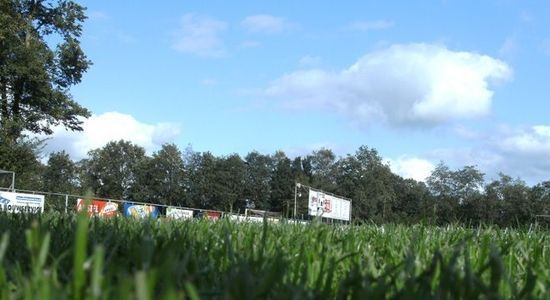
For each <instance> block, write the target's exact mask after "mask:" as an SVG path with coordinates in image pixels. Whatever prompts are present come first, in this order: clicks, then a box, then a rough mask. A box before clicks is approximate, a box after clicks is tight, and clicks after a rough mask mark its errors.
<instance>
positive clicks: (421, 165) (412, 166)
mask: <svg viewBox="0 0 550 300" xmlns="http://www.w3.org/2000/svg"><path fill="white" fill-rule="evenodd" d="M387 161H388V162H389V164H390V168H391V170H392V172H394V173H396V174H398V175H401V176H402V177H403V178H412V179H414V180H416V181H425V180H426V178H428V177H429V176H430V175H431V174H432V171H433V170H434V169H435V165H434V164H433V163H432V162H431V161H429V160H426V159H422V158H418V157H411V156H401V157H399V158H397V159H388V160H387Z"/></svg>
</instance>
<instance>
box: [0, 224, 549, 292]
mask: <svg viewBox="0 0 550 300" xmlns="http://www.w3.org/2000/svg"><path fill="white" fill-rule="evenodd" d="M0 235H1V241H0V262H1V263H0V293H1V294H0V298H1V299H21V298H25V299H63V298H73V299H182V298H184V297H185V298H189V299H209V298H215V299H258V298H261V299H265V298H268V299H384V298H387V299H397V298H399V299H403V298H408V299H410V298H416V299H429V298H440V299H449V298H453V299H456V298H463V299H479V298H485V299H497V298H504V299H512V298H513V299H517V298H537V299H548V298H549V297H550V290H549V289H550V267H549V266H550V242H549V238H550V234H549V232H548V231H546V230H543V229H538V228H536V227H531V228H525V229H496V228H474V229H465V228H461V227H453V226H449V227H444V228H438V227H432V226H424V225H414V226H404V225H384V226H378V225H369V224H365V225H351V226H331V225H327V224H307V225H303V224H268V223H265V224H261V223H259V224H258V223H235V222H231V221H228V220H223V219H222V220H219V221H208V220H189V221H169V220H166V219H161V220H154V221H153V220H151V221H140V220H132V219H128V218H120V217H119V218H113V219H98V218H92V219H89V218H88V217H86V216H84V215H76V214H72V215H64V214H56V213H47V214H43V215H41V216H32V215H23V214H9V215H8V214H1V215H0Z"/></svg>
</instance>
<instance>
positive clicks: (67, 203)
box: [65, 195, 69, 213]
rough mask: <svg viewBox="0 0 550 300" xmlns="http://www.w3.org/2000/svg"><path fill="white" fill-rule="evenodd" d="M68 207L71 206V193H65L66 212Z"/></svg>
mask: <svg viewBox="0 0 550 300" xmlns="http://www.w3.org/2000/svg"><path fill="white" fill-rule="evenodd" d="M68 207H69V195H65V213H67V209H68Z"/></svg>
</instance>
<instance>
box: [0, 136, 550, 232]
mask: <svg viewBox="0 0 550 300" xmlns="http://www.w3.org/2000/svg"><path fill="white" fill-rule="evenodd" d="M32 146H35V144H32V143H28V142H27V143H26V144H23V145H20V149H19V150H20V151H19V152H18V151H12V152H11V153H12V154H14V155H15V156H14V157H13V158H12V159H14V160H12V161H9V162H8V161H6V157H5V156H4V155H0V157H2V158H1V159H0V160H1V161H0V163H1V164H0V166H1V167H0V168H6V164H7V163H9V164H11V166H9V167H11V168H12V169H14V170H16V172H17V187H18V188H22V189H31V190H37V189H38V190H43V191H48V192H58V193H68V194H83V193H85V192H86V191H92V193H93V194H94V195H96V196H98V197H104V198H113V199H124V200H130V201H139V202H147V203H155V204H164V205H176V206H184V207H193V208H201V209H215V210H222V211H232V212H241V213H242V212H243V211H244V209H245V208H246V207H254V208H256V209H262V210H268V211H276V212H281V213H282V214H283V215H284V216H292V215H293V209H294V188H295V184H296V183H301V184H303V185H306V186H311V187H314V188H317V189H321V190H323V191H326V192H329V193H333V194H336V195H341V196H343V197H346V198H351V199H353V210H352V215H353V219H354V220H362V221H369V222H375V223H386V222H399V223H417V222H427V223H431V224H437V225H444V224H449V223H457V222H460V223H464V224H470V225H476V224H495V225H499V226H516V225H523V224H530V223H533V222H535V221H538V222H539V223H545V224H548V219H547V218H545V217H543V216H544V215H549V214H550V181H545V182H542V183H539V184H536V185H534V186H531V187H530V186H528V185H527V184H526V183H525V182H524V181H522V180H521V179H519V178H512V177H510V176H507V175H504V174H500V175H499V177H498V178H497V179H494V180H491V181H489V182H486V181H485V177H484V174H483V173H482V172H481V171H480V170H478V169H477V168H476V167H475V166H465V167H463V168H461V169H458V170H451V169H450V168H449V167H448V166H446V165H445V164H444V163H440V164H439V165H438V166H437V167H436V168H435V169H434V171H433V172H432V174H431V175H430V176H429V177H428V178H427V180H426V181H425V182H419V181H415V180H413V179H405V178H402V177H401V176H399V175H397V174H394V173H392V171H391V169H390V166H389V164H388V163H387V162H385V161H384V160H383V159H382V157H381V156H380V155H379V153H378V152H377V151H376V150H375V149H374V148H369V147H367V146H362V147H360V148H359V149H357V151H356V152H355V153H354V154H348V155H346V156H343V157H337V156H336V155H335V154H334V152H333V151H331V150H330V149H320V150H317V151H313V152H311V153H310V154H307V155H303V156H297V157H294V158H290V157H288V156H287V155H286V154H285V153H284V152H283V151H277V152H275V153H273V154H269V155H268V154H262V153H259V152H256V151H252V152H250V153H248V154H247V155H246V156H244V157H241V156H240V155H238V154H230V155H225V156H215V155H213V154H212V153H210V152H196V151H194V150H193V149H192V148H191V147H190V146H189V147H187V148H186V149H184V150H183V151H182V150H180V149H179V148H178V147H177V146H176V145H174V144H165V145H163V146H162V148H161V149H160V150H158V151H156V152H155V153H153V154H152V155H147V154H146V151H145V149H144V148H143V147H140V146H138V145H135V144H133V143H131V142H128V141H124V140H120V141H116V142H115V141H113V142H110V143H108V144H106V145H105V146H104V147H102V148H98V149H95V150H92V151H90V152H89V153H88V156H87V157H86V158H84V159H82V160H80V161H73V160H71V159H70V157H69V155H68V154H67V153H66V152H64V151H62V152H56V153H52V154H50V155H49V158H48V160H47V163H46V164H42V163H41V162H40V160H39V155H38V154H39V152H38V151H37V150H39V149H37V147H36V146H35V148H34V151H31V150H29V148H32ZM0 148H5V147H0ZM23 149H26V150H27V151H21V150H23ZM12 150H13V149H12ZM0 152H1V150H0ZM3 153H4V154H5V153H6V152H3ZM9 167H8V168H9ZM3 180H4V181H3V183H4V186H5V184H6V178H3ZM297 191H298V193H297V203H298V207H297V214H298V216H300V217H302V216H303V217H305V216H306V215H307V196H308V193H307V189H306V188H299V189H297ZM59 205H62V203H60V204H59ZM58 209H59V208H58Z"/></svg>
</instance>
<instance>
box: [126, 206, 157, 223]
mask: <svg viewBox="0 0 550 300" xmlns="http://www.w3.org/2000/svg"><path fill="white" fill-rule="evenodd" d="M123 211H124V215H125V216H128V217H134V218H138V219H146V218H153V219H156V218H158V216H159V210H158V208H157V207H156V206H153V205H138V204H132V203H124V206H123Z"/></svg>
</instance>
